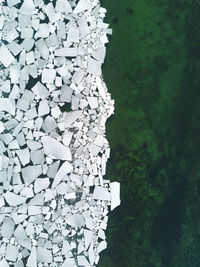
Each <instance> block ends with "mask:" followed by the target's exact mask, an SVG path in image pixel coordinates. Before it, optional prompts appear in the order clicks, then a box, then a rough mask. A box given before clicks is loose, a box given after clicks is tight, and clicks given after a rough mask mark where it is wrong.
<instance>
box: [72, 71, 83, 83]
mask: <svg viewBox="0 0 200 267" xmlns="http://www.w3.org/2000/svg"><path fill="white" fill-rule="evenodd" d="M84 74H85V72H84V71H83V70H82V69H80V70H78V71H75V72H74V74H73V76H72V82H74V83H75V84H77V85H79V84H80V82H81V81H82V79H83V77H84Z"/></svg>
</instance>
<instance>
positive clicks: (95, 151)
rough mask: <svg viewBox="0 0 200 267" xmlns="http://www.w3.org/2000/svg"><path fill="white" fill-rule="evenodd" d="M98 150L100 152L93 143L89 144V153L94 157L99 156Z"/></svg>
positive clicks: (99, 148)
mask: <svg viewBox="0 0 200 267" xmlns="http://www.w3.org/2000/svg"><path fill="white" fill-rule="evenodd" d="M100 150H101V147H99V146H97V145H95V144H93V143H91V144H90V145H89V151H90V153H91V154H92V155H94V156H97V155H98V154H99V152H100Z"/></svg>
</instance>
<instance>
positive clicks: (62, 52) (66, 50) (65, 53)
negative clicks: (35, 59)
mask: <svg viewBox="0 0 200 267" xmlns="http://www.w3.org/2000/svg"><path fill="white" fill-rule="evenodd" d="M77 55H78V49H77V48H76V47H63V48H59V49H57V50H55V56H57V57H76V56H77Z"/></svg>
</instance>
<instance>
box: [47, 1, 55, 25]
mask: <svg viewBox="0 0 200 267" xmlns="http://www.w3.org/2000/svg"><path fill="white" fill-rule="evenodd" d="M44 10H45V13H46V14H47V16H48V17H49V20H50V22H51V23H53V22H55V20H56V13H55V9H54V6H53V4H52V3H49V4H48V5H46V6H45V7H44Z"/></svg>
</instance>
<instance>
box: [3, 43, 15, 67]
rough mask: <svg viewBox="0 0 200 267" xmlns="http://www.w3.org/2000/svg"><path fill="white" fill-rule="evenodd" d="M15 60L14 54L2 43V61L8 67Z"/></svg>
mask: <svg viewBox="0 0 200 267" xmlns="http://www.w3.org/2000/svg"><path fill="white" fill-rule="evenodd" d="M13 61H14V57H13V55H12V54H11V53H10V51H9V50H8V49H7V47H6V46H5V45H4V44H2V45H1V48H0V62H1V63H2V64H3V65H4V66H5V67H6V68H7V67H9V66H10V64H11V63H12V62H13Z"/></svg>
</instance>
